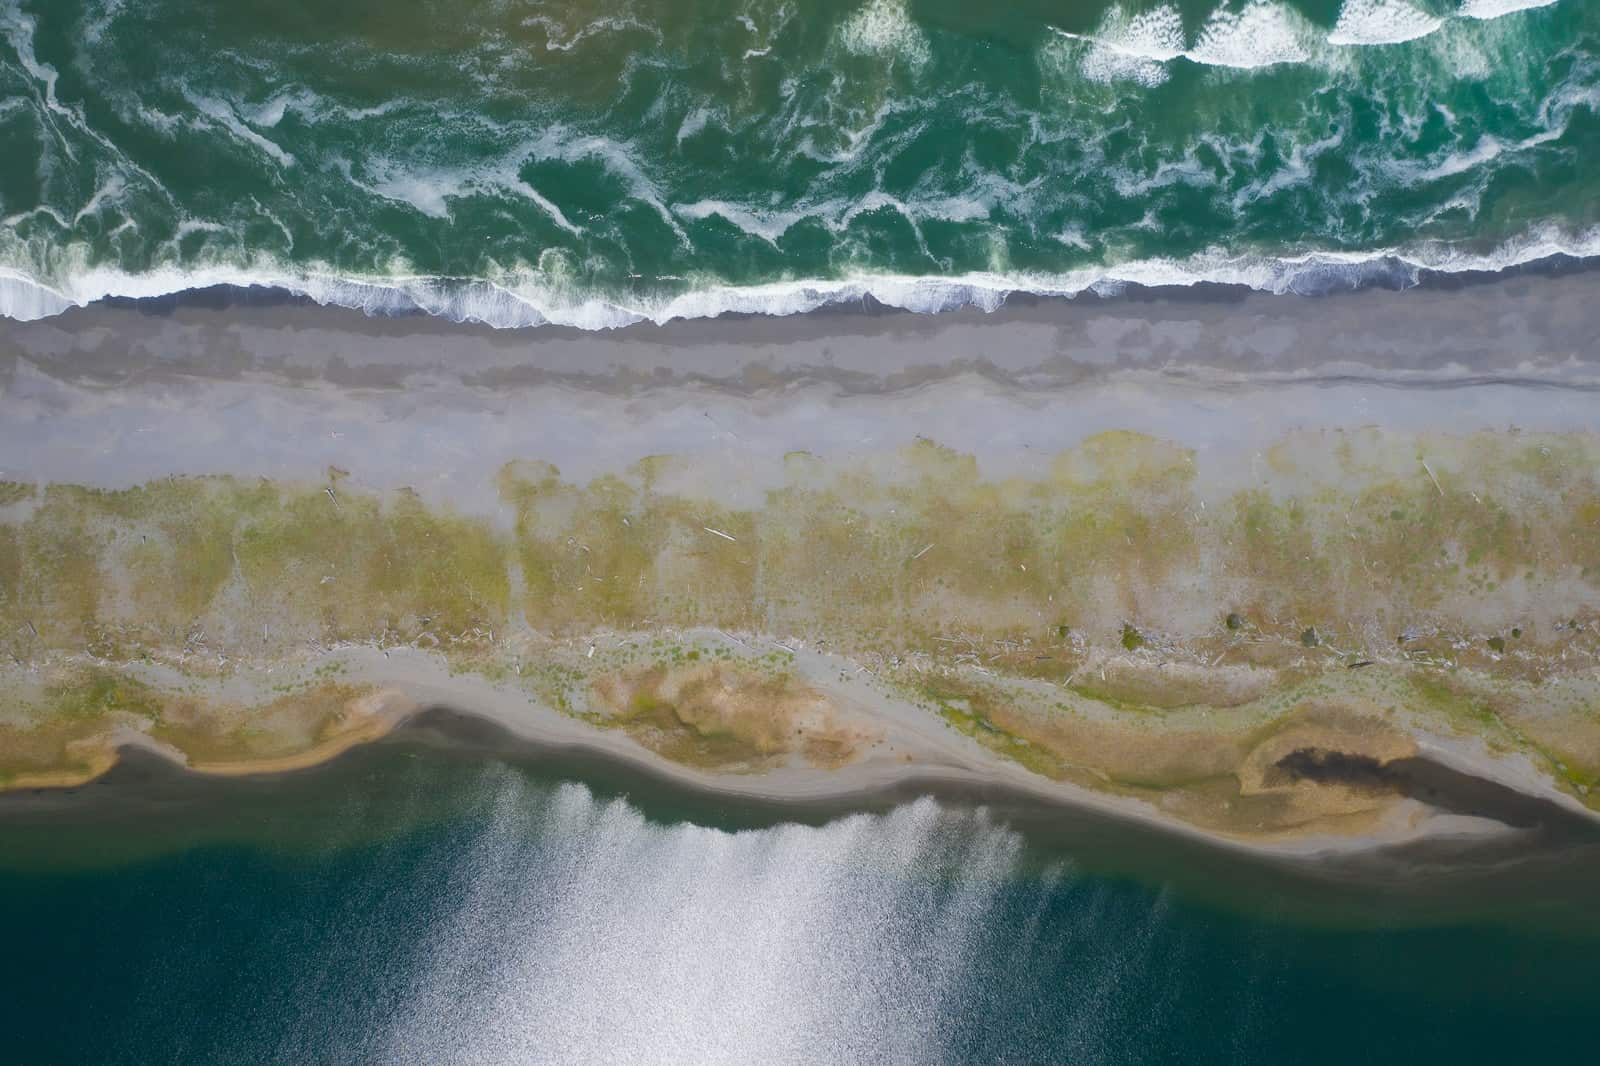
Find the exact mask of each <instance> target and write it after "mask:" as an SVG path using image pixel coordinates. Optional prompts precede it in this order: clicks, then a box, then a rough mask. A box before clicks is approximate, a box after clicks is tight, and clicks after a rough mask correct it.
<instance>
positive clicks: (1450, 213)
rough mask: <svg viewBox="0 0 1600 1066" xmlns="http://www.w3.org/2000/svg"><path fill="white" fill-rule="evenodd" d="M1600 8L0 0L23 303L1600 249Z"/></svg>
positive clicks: (710, 284)
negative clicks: (187, 292)
mask: <svg viewBox="0 0 1600 1066" xmlns="http://www.w3.org/2000/svg"><path fill="white" fill-rule="evenodd" d="M1597 100H1600V6H1597V5H1595V4H1593V3H1589V2H1586V0H1342V2H1337V0H1293V2H1285V0H1222V2H1221V3H1218V2H1217V0H1183V2H1177V3H1174V2H1163V3H1150V2H1148V0H1144V2H1139V0H1134V2H1119V3H1115V4H1105V3H1103V2H1102V0H1091V2H1074V3H1068V4H1056V5H1043V4H1015V5H1011V4H1008V5H988V7H983V6H980V7H978V8H974V7H973V5H970V4H959V3H955V2H954V0H817V2H814V3H807V4H804V5H801V4H798V3H795V2H794V0H708V2H706V3H703V4H695V5H691V6H690V7H688V8H685V6H684V5H682V4H678V3H674V2H671V0H619V2H616V3H607V4H598V3H595V2H593V0H448V2H447V0H401V2H395V0H389V2H384V3H379V2H378V0H352V2H350V3H345V4H340V5H337V6H336V7H335V8H334V9H332V10H330V9H328V7H327V6H326V5H321V4H313V3H310V2H308V0H237V2H235V3H229V4H193V3H188V2H184V0H148V2H145V3H139V4H131V3H125V2H123V0H48V2H47V0H0V144H3V145H4V146H5V147H6V149H7V150H6V151H5V152H4V154H3V155H0V313H4V314H6V315H10V316H12V317H16V318H24V319H26V318H36V317H40V316H44V315H49V314H53V313H56V312H59V311H61V310H64V309H65V308H67V307H70V306H73V305H75V304H81V303H84V302H86V301H90V300H93V299H96V298H99V297H102V296H105V295H108V294H114V295H128V296H141V295H144V296H148V295H158V294H164V293H170V292H173V291H178V290H182V289H185V288H190V287H195V286H202V285H209V284H220V283H226V284H234V285H249V284H262V285H276V286H281V287H285V288H288V289H291V290H294V291H296V292H300V293H304V294H307V295H309V296H311V297H314V298H315V299H318V300H321V301H325V302H329V303H337V304H342V305H347V306H352V307H360V308H365V309H367V310H371V311H399V310H415V309H421V310H424V311H427V312H429V313H433V314H438V315H443V316H447V317H450V318H454V319H470V320H477V321H484V322H488V323H491V324H493V325H498V326H525V325H537V324H540V323H546V322H555V323H562V324H567V325H572V326H578V327H583V328H603V327H609V326H617V325H622V324H625V323H628V322H634V321H639V320H642V319H649V320H655V321H665V320H667V319H672V318H680V317H695V316H704V315H714V314H718V313H720V312H724V311H747V312H765V313H773V314H785V313H793V312H800V311H807V310H810V309H812V308H815V307H819V306H822V305H825V304H829V303H834V302H839V301H849V300H859V299H861V298H863V297H865V296H868V295H870V296H872V297H875V298H876V299H878V300H880V301H882V302H885V303H889V304H893V305H896V306H904V307H911V308H915V309H918V310H925V311H932V310H939V309H942V308H946V307H952V306H959V305H966V304H976V305H978V306H982V307H989V308H992V307H994V306H997V305H998V304H999V303H1000V302H1001V301H1002V300H1003V299H1004V298H1005V296H1006V294H1008V293H1010V292H1014V291H1019V290H1021V291H1030V292H1038V293H1060V294H1073V293H1079V292H1083V291H1086V290H1094V291H1114V290H1116V289H1117V288H1118V287H1119V286H1121V285H1124V284H1126V283H1130V282H1133V283H1142V284H1192V283H1195V282H1200V281H1219V282H1230V283H1238V284H1243V285H1248V286H1252V287H1255V288H1258V289H1265V290H1271V291H1280V292H1283V291H1292V292H1320V291H1326V290H1328V289H1330V288H1339V287H1345V286H1351V285H1363V284H1385V285H1406V284H1410V283H1412V282H1414V281H1415V280H1417V279H1418V278H1419V277H1421V276H1423V275H1424V274H1425V273H1426V272H1428V271H1462V270H1498V269H1502V268H1505V267H1508V266H1511V265H1514V264H1518V263H1523V262H1527V261H1531V260H1535V259H1540V258H1544V257H1548V256H1552V255H1588V254H1593V253H1594V252H1595V251H1596V250H1597V249H1600V229H1597V227H1600V217H1597V216H1600V206H1597V205H1600V187H1597V184H1596V183H1597V182H1600V178H1597V177H1596V175H1597V174H1600V167H1597V166H1595V165H1594V164H1595V163H1596V161H1597V160H1600V118H1597V115H1596V108H1597Z"/></svg>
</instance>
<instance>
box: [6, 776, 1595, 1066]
mask: <svg viewBox="0 0 1600 1066" xmlns="http://www.w3.org/2000/svg"><path fill="white" fill-rule="evenodd" d="M218 787H222V786H218ZM229 789H231V790H232V791H228V790H229ZM251 789H255V790H256V791H255V792H253V793H252V792H250V790H251ZM240 790H243V792H241V791H240ZM191 799H192V797H191ZM641 802H642V801H636V800H635V799H631V798H628V797H624V796H620V795H617V794H614V793H607V792H604V791H597V790H596V789H594V788H592V787H591V786H589V785H585V784H581V783H577V782H573V781H563V780H561V779H559V778H556V777H550V776H548V775H541V774H540V773H535V772H532V771H529V770H526V769H513V768H511V767H510V766H507V765H505V764H502V763H499V762H496V761H493V760H484V759H479V758H470V759H468V758H462V757H458V756H451V757H448V758H446V757H443V756H439V755H436V754H432V753H429V752H426V751H424V752H409V753H406V752H400V753H396V752H394V751H368V752H365V753H361V754H359V755H358V756H357V757H354V758H352V759H347V760H345V761H344V762H343V763H341V764H339V765H337V766H335V767H333V768H329V769H326V770H322V771H318V772H317V773H314V774H311V775H303V776H301V777H298V778H289V779H284V780H283V781H280V782H278V783H276V784H272V785H267V784H254V785H252V784H248V783H241V784H236V785H231V786H227V787H226V788H224V790H223V792H222V793H221V794H219V795H217V796H214V797H212V799H211V800H210V801H208V802H204V803H200V804H194V803H192V802H191V803H189V804H183V803H175V802H173V801H172V797H171V796H165V795H164V794H161V793H160V792H159V790H156V792H154V793H151V794H150V795H148V796H146V797H145V798H144V799H143V800H139V799H138V798H137V797H134V798H125V799H124V800H123V802H122V803H121V805H119V806H118V807H117V808H116V813H108V811H107V810H102V811H100V812H99V814H98V815H96V816H95V817H92V818H90V817H80V818H78V819H76V820H73V819H68V820H66V821H60V820H57V821H55V822H48V821H43V822H42V821H39V820H38V819H35V820H34V821H33V822H31V823H30V822H29V820H28V819H27V818H26V817H24V818H21V819H19V818H18V817H17V814H16V809H15V808H14V807H13V808H8V809H7V817H6V818H5V819H3V820H0V943H3V944H4V945H5V948H6V958H7V964H6V966H5V967H3V968H0V1002H3V1003H4V1004H5V1011H4V1017H5V1023H4V1035H3V1040H4V1045H3V1047H4V1058H5V1060H6V1061H8V1062H16V1063H69V1062H85V1063H88V1062H93V1063H102V1064H110V1063H124V1062H126V1063H153V1062H183V1063H236V1062H250V1063H267V1062H282V1063H297V1064H304V1063H341V1064H348V1063H367V1062H370V1063H386V1064H387V1063H428V1064H448V1063H561V1064H579V1063H591V1062H593V1063H607V1064H616V1063H649V1064H665V1063H693V1064H711V1063H750V1062H763V1063H806V1064H829V1063H849V1064H861V1063H915V1064H940V1063H979V1062H981V1063H1000V1062H1013V1063H1154V1062H1173V1063H1207V1062H1217V1063H1271V1064H1282V1063H1324V1062H1325V1063H1349V1062H1354V1061H1360V1062H1404V1063H1410V1064H1414V1063H1421V1062H1452V1063H1472V1062H1484V1063H1491V1062H1493V1063H1503V1062H1508V1061H1531V1060H1535V1059H1538V1060H1544V1059H1547V1058H1551V1057H1558V1060H1565V1061H1585V1060H1586V1058H1587V1053H1588V1051H1589V1049H1591V1048H1592V1042H1593V1019H1594V1017H1595V1012H1596V1010H1597V1009H1600V986H1597V985H1596V982H1595V981H1594V959H1595V958H1596V957H1597V956H1596V948H1597V947H1600V929H1597V926H1596V923H1595V922H1594V921H1593V920H1592V917H1593V916H1592V913H1590V914H1589V917H1588V918H1584V917H1583V916H1584V915H1585V913H1587V912H1590V911H1592V907H1591V906H1589V904H1588V903H1585V902H1581V901H1580V902H1579V904H1578V905H1577V906H1575V907H1570V908H1567V909H1566V910H1564V911H1558V912H1547V913H1545V914H1544V916H1543V920H1541V921H1537V922H1529V921H1526V920H1527V919H1529V918H1532V917H1536V916H1538V913H1539V908H1538V907H1537V906H1535V905H1534V904H1533V903H1532V902H1531V900H1532V898H1533V896H1534V895H1536V893H1529V894H1528V895H1527V896H1526V897H1524V898H1523V899H1522V900H1521V901H1520V902H1519V901H1518V899H1517V898H1515V897H1512V898H1504V899H1500V900H1498V901H1497V902H1496V903H1495V904H1494V905H1493V906H1488V905H1486V904H1482V903H1480V904H1478V905H1476V906H1475V907H1473V908H1469V909H1468V910H1467V911H1460V910H1459V909H1457V910H1450V909H1447V908H1443V907H1441V908H1438V909H1432V908H1423V909H1411V910H1408V911H1405V913H1407V914H1408V917H1406V918H1404V919H1403V920H1398V921H1397V920H1395V914H1396V913H1397V908H1392V907H1390V906H1388V900H1389V898H1390V897H1391V896H1393V895H1394V894H1395V893H1396V892H1398V891H1399V890H1398V889H1397V888H1395V887H1394V886H1392V885H1391V886H1387V887H1385V886H1383V885H1381V884H1379V885H1376V886H1374V887H1371V888H1368V889H1363V890H1362V891H1361V892H1360V893H1358V896H1359V897H1360V899H1361V900H1362V901H1364V902H1361V903H1360V904H1359V905H1358V906H1355V907H1353V908H1351V909H1349V910H1348V911H1347V913H1346V914H1345V916H1344V917H1343V918H1341V919H1340V920H1338V921H1330V920H1326V919H1325V918H1319V919H1315V920H1311V919H1307V918H1305V917H1303V916H1300V917H1297V916H1296V914H1297V912H1296V911H1295V909H1293V908H1290V907H1287V906H1285V905H1284V899H1283V898H1281V897H1280V894H1279V890H1275V889H1263V888H1261V887H1260V886H1259V885H1256V886H1253V887H1250V886H1247V885H1246V884H1245V882H1244V881H1243V880H1242V879H1236V875H1237V872H1238V868H1239V866H1240V862H1239V860H1237V859H1228V858H1226V857H1224V856H1221V855H1219V854H1217V853H1214V852H1208V853H1203V855H1205V856H1209V858H1205V857H1202V858H1201V859H1198V860H1197V859H1195V858H1193V857H1190V858H1188V859H1186V860H1185V866H1186V868H1187V869H1188V870H1189V883H1190V884H1191V885H1192V884H1195V883H1197V882H1196V881H1195V878H1196V877H1197V876H1198V877H1199V878H1200V883H1206V884H1209V885H1210V886H1211V891H1210V892H1209V893H1206V894H1205V895H1207V896H1209V898H1207V899H1201V898H1199V897H1197V895H1196V894H1195V893H1194V892H1193V891H1190V890H1189V889H1187V888H1184V887H1181V886H1178V885H1175V884H1174V883H1172V882H1170V881H1168V880H1165V879H1163V878H1162V877H1160V876H1155V875H1152V874H1150V873H1149V872H1148V871H1147V872H1146V873H1145V874H1142V875H1139V876H1128V875H1126V874H1124V873H1117V872H1114V871H1107V870H1105V869H1103V868H1100V867H1097V865H1096V862H1095V860H1093V859H1092V858H1089V857H1088V853H1080V852H1079V850H1077V849H1075V848H1074V847H1071V846H1061V845H1060V844H1059V843H1057V844H1046V843H1041V842H1040V841H1039V840H1038V839H1035V838H1034V837H1033V836H1030V835H1029V834H1028V833H1027V832H1024V831H1023V830H1022V829H1019V828H1018V827H1017V826H1016V825H1013V824H1012V823H1011V822H1010V821H1009V820H1008V819H1007V818H1006V817H1004V816H1003V815H1001V814H998V813H996V812H994V811H990V810H988V809H985V808H981V807H973V806H969V805H964V804H958V803H954V802H943V803H941V802H936V801H935V800H933V799H928V798H922V799H915V800H912V801H910V802H907V803H904V804H902V805H899V806H896V807H892V808H888V809H883V810H878V811H876V812H874V813H862V814H854V815H844V816H840V817H835V818H831V819H829V818H816V819H811V820H810V821H809V822H808V823H807V824H799V823H788V822H784V821H782V820H773V821H771V822H769V823H768V824H765V825H762V826H757V827H750V826H746V827H743V828H740V827H738V826H736V825H731V824H725V823H723V824H719V820H718V819H717V817H716V816H715V809H714V806H708V807H702V808H701V810H700V813H699V815H698V816H697V817H695V818H687V819H686V818H684V817H682V816H681V815H682V814H683V813H684V812H683V811H681V810H679V811H676V812H674V811H669V810H662V809H658V808H655V807H650V806H641V805H640V804H641ZM130 811H131V812H132V813H130ZM141 838H143V839H145V840H147V841H149V842H151V846H150V847H148V848H143V849H141V848H140V847H138V846H132V847H131V848H130V842H131V841H135V840H138V839H141ZM1132 846H1133V845H1132V844H1131V843H1129V842H1128V841H1127V840H1125V841H1124V849H1126V848H1128V847H1132ZM1091 850H1092V849H1091ZM1591 864H1592V860H1591ZM1151 869H1154V867H1152V868H1151ZM1590 873H1591V874H1592V873H1593V870H1592V869H1591V871H1590ZM1415 876H1417V877H1421V878H1429V879H1435V878H1437V877H1438V875H1436V874H1433V873H1430V872H1428V871H1420V872H1419V873H1417V874H1416V875H1415ZM1538 880H1539V879H1538V878H1534V879H1533V880H1532V881H1531V882H1530V881H1529V880H1527V879H1524V880H1523V882H1522V883H1523V885H1524V887H1530V886H1531V885H1533V884H1536V883H1537V882H1538ZM1568 880H1572V878H1570V877H1569V878H1568ZM1592 882H1593V877H1592V876H1591V877H1590V884H1591V887H1590V888H1588V889H1585V890H1584V891H1586V892H1591V893H1592ZM1589 900H1591V901H1592V894H1591V895H1590V896H1589ZM1398 910H1404V909H1403V908H1401V909H1398ZM1380 916H1381V917H1380Z"/></svg>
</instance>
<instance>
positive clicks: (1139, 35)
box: [1041, 0, 1399, 88]
mask: <svg viewBox="0 0 1600 1066" xmlns="http://www.w3.org/2000/svg"><path fill="white" fill-rule="evenodd" d="M1355 2H1368V3H1382V2H1385V0H1355ZM1394 2H1397V3H1398V2H1399V0H1394ZM1056 34H1057V37H1056V40H1057V41H1060V40H1070V41H1075V42H1080V43H1081V44H1082V45H1083V46H1084V48H1085V50H1084V51H1083V52H1082V53H1081V56H1080V58H1079V60H1078V64H1077V66H1078V72H1079V73H1080V74H1081V75H1082V76H1083V77H1085V78H1087V79H1088V80H1090V81H1096V82H1116V81H1131V82H1135V83H1137V84H1139V85H1143V86H1145V87H1147V88H1154V87H1155V86H1157V85H1160V84H1162V83H1163V82H1165V81H1166V80H1167V78H1168V77H1169V76H1170V74H1171V70H1170V67H1171V64H1172V62H1173V61H1174V60H1178V59H1186V60H1188V61H1189V62H1191V63H1198V64H1200V65H1202V66H1214V67H1231V68H1236V69H1245V70H1250V69H1255V68H1258V67H1268V66H1273V65H1275V64H1279V63H1303V62H1306V61H1308V60H1310V59H1311V58H1312V56H1313V51H1314V46H1315V44H1316V43H1317V42H1316V38H1317V33H1316V30H1315V28H1314V27H1312V26H1311V24H1310V23H1308V22H1307V21H1306V20H1305V19H1304V18H1303V17H1302V16H1300V15H1299V14H1297V13H1296V12H1294V11H1293V10H1292V9H1291V8H1288V7H1286V6H1283V5H1281V4H1276V3H1270V2H1268V0H1248V2H1247V3H1245V4H1244V5H1243V6H1242V7H1230V6H1227V5H1224V6H1222V7H1219V8H1217V9H1216V10H1215V11H1214V12H1212V14H1211V17H1210V18H1208V19H1207V20H1206V22H1205V24H1204V25H1203V26H1201V28H1200V32H1199V33H1198V34H1197V35H1196V37H1195V40H1194V43H1193V44H1192V45H1186V43H1185V40H1184V33H1183V19H1182V16H1181V15H1180V14H1179V12H1178V9H1177V8H1176V7H1172V6H1170V5H1163V6H1159V7H1154V8H1150V9H1148V10H1145V11H1140V12H1136V13H1133V14H1130V13H1128V12H1127V11H1126V10H1125V9H1124V8H1122V7H1121V6H1115V5H1114V6H1112V7H1111V8H1110V9H1109V10H1107V12H1106V13H1105V15H1104V16H1102V18H1101V20H1100V24H1099V25H1098V26H1097V27H1096V28H1095V31H1094V32H1093V33H1090V34H1076V33H1070V32H1068V31H1065V30H1057V31H1056ZM1050 48H1051V45H1050V44H1047V45H1046V46H1045V51H1044V52H1042V53H1041V59H1044V58H1045V57H1046V56H1047V55H1048V52H1049V49H1050Z"/></svg>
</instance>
